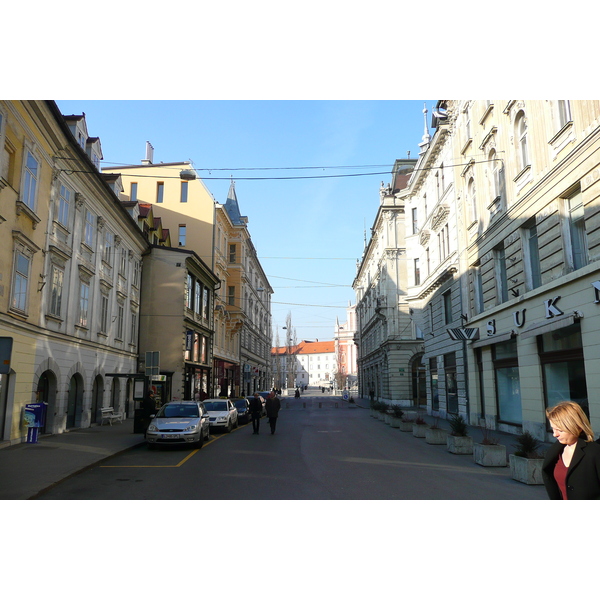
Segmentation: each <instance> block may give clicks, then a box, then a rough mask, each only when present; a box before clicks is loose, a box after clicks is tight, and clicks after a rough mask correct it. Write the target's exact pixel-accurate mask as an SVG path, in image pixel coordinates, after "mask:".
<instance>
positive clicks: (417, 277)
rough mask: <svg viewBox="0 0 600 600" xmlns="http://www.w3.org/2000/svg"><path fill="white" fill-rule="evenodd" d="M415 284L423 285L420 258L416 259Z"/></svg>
mask: <svg viewBox="0 0 600 600" xmlns="http://www.w3.org/2000/svg"><path fill="white" fill-rule="evenodd" d="M414 273H415V285H421V270H420V269H419V259H418V258H415V259H414Z"/></svg>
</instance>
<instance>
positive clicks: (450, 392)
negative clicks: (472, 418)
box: [444, 352, 458, 414]
mask: <svg viewBox="0 0 600 600" xmlns="http://www.w3.org/2000/svg"><path fill="white" fill-rule="evenodd" d="M444 374H445V377H446V410H447V411H448V412H449V413H452V414H457V413H458V384H457V381H456V355H455V354H454V352H452V353H450V354H444Z"/></svg>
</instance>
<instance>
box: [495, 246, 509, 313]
mask: <svg viewBox="0 0 600 600" xmlns="http://www.w3.org/2000/svg"><path fill="white" fill-rule="evenodd" d="M494 267H495V270H496V293H497V299H498V304H502V302H507V301H508V278H507V276H506V253H505V252H504V246H503V245H502V246H498V247H496V248H495V249H494Z"/></svg>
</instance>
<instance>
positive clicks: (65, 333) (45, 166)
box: [0, 101, 148, 444]
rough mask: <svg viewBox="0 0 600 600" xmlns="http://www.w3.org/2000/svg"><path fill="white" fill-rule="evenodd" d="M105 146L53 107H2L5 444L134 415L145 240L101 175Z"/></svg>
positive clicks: (0, 306)
mask: <svg viewBox="0 0 600 600" xmlns="http://www.w3.org/2000/svg"><path fill="white" fill-rule="evenodd" d="M101 158H102V150H101V145H100V140H99V138H97V137H91V136H89V134H88V131H87V125H86V120H85V117H84V116H83V115H68V116H63V115H61V114H60V111H59V110H58V107H57V105H56V103H54V102H52V101H1V102H0V234H2V238H1V239H2V242H1V243H0V337H1V338H5V339H9V340H12V352H11V353H10V355H9V356H6V357H4V358H3V360H2V372H1V373H0V444H4V443H6V444H12V443H19V442H22V441H24V440H25V437H26V435H27V427H25V426H24V423H23V410H24V408H25V405H26V404H31V403H36V404H44V405H45V406H46V407H47V411H46V421H45V423H44V425H43V427H42V428H41V433H53V434H56V433H62V432H63V431H65V430H68V429H73V428H80V427H89V426H90V425H93V424H95V423H98V422H99V420H100V416H101V409H102V408H105V407H106V408H107V407H112V408H113V409H114V410H115V411H116V412H120V413H122V414H123V415H124V416H133V410H134V401H133V378H134V376H135V374H136V372H137V367H138V365H137V357H138V325H139V310H140V309H139V307H140V274H141V262H142V253H143V252H144V251H145V250H146V248H147V247H148V241H147V238H146V237H145V236H144V233H143V232H142V230H141V229H140V228H139V227H138V224H137V223H136V222H135V220H133V219H132V218H131V216H130V213H128V211H127V210H126V208H125V207H124V206H123V205H122V204H121V202H120V201H119V199H118V197H117V195H116V194H115V189H114V187H113V185H115V184H118V182H117V180H114V181H108V180H107V179H106V178H104V177H103V176H102V174H101V173H100V172H99V170H98V168H99V161H100V159H101Z"/></svg>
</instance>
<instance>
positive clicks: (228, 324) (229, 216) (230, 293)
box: [214, 181, 273, 396]
mask: <svg viewBox="0 0 600 600" xmlns="http://www.w3.org/2000/svg"><path fill="white" fill-rule="evenodd" d="M214 254H215V273H216V275H217V278H218V279H219V281H220V289H219V293H218V295H217V296H216V298H215V303H216V304H215V373H216V384H217V387H216V389H215V394H217V395H231V394H233V395H236V396H239V395H241V396H244V395H247V396H248V395H251V394H253V393H254V392H255V391H264V390H266V389H268V388H269V386H270V382H271V379H272V376H271V369H270V348H271V334H270V332H271V295H272V294H273V289H272V288H271V286H270V284H269V281H268V279H267V276H266V275H265V273H264V271H263V269H262V266H261V264H260V261H259V259H258V256H257V254H256V249H255V247H254V244H253V243H252V238H251V236H250V232H249V229H248V217H246V216H242V215H241V214H240V209H239V204H238V200H237V195H236V192H235V183H234V182H233V181H232V182H231V186H230V188H229V193H228V195H227V200H226V202H225V204H219V203H217V204H216V219H215V251H214Z"/></svg>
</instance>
